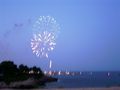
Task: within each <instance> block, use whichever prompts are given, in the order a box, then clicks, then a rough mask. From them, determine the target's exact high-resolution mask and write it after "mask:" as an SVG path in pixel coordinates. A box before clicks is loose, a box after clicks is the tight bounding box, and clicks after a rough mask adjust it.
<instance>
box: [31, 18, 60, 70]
mask: <svg viewBox="0 0 120 90" xmlns="http://www.w3.org/2000/svg"><path fill="white" fill-rule="evenodd" d="M59 30H60V27H59V24H57V22H56V20H55V19H54V18H53V17H51V16H40V17H39V18H38V20H37V21H36V22H35V24H34V25H33V37H32V39H31V49H32V52H33V53H34V54H35V55H36V56H37V57H45V58H47V59H49V52H51V51H53V50H54V48H55V46H56V38H57V35H58V33H59ZM51 67H52V61H51V60H50V64H49V68H51Z"/></svg>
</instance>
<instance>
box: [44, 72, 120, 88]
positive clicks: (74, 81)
mask: <svg viewBox="0 0 120 90" xmlns="http://www.w3.org/2000/svg"><path fill="white" fill-rule="evenodd" d="M52 77H56V78H58V81H57V82H51V83H46V85H45V86H44V88H94V87H116V86H120V72H118V71H116V72H81V73H80V74H79V75H78V74H77V75H53V76H52Z"/></svg>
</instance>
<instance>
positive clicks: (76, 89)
mask: <svg viewBox="0 0 120 90" xmlns="http://www.w3.org/2000/svg"><path fill="white" fill-rule="evenodd" d="M1 90H16V89H9V88H6V89H1ZM17 90H21V89H17ZM30 90H120V87H104V88H102V87H100V88H49V89H44V88H39V89H38V88H37V89H30Z"/></svg>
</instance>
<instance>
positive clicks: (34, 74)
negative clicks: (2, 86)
mask: <svg viewBox="0 0 120 90" xmlns="http://www.w3.org/2000/svg"><path fill="white" fill-rule="evenodd" d="M42 76H44V74H43V72H42V70H41V69H40V68H38V67H36V66H34V67H31V68H29V67H28V66H26V65H23V64H21V65H19V66H18V67H17V65H16V64H14V62H13V61H3V62H1V63H0V81H4V82H5V83H7V84H9V83H10V82H13V81H22V80H26V79H28V78H35V79H39V78H41V77H42Z"/></svg>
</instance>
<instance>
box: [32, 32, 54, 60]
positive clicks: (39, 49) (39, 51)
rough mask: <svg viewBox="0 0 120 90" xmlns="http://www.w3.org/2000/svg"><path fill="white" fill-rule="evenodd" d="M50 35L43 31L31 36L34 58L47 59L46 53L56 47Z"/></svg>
mask: <svg viewBox="0 0 120 90" xmlns="http://www.w3.org/2000/svg"><path fill="white" fill-rule="evenodd" d="M52 35H53V34H52V33H49V32H48V31H44V32H43V33H39V34H37V35H34V36H33V38H32V39H31V48H32V50H33V53H35V54H36V56H38V57H39V56H40V57H46V58H48V52H50V51H52V50H53V49H54V47H55V45H56V43H55V38H52Z"/></svg>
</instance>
